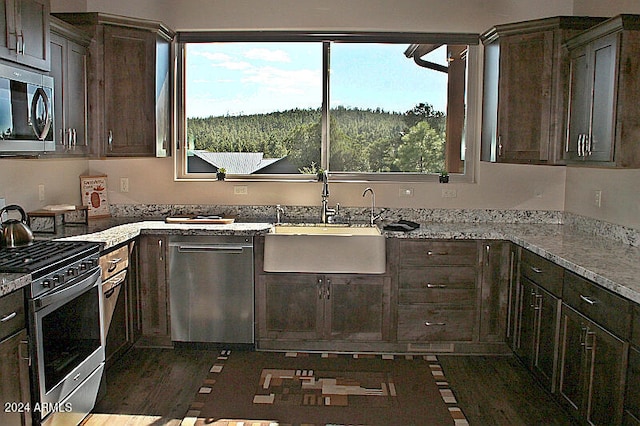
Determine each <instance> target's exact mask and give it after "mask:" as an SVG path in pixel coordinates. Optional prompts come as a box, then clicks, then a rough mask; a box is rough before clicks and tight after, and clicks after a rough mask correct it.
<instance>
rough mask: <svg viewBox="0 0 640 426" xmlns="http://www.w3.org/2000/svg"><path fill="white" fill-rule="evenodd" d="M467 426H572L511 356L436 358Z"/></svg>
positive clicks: (568, 418)
mask: <svg viewBox="0 0 640 426" xmlns="http://www.w3.org/2000/svg"><path fill="white" fill-rule="evenodd" d="M438 360H439V361H440V365H441V366H442V369H443V370H444V374H445V377H446V378H447V379H448V380H449V384H450V385H451V388H452V390H453V391H454V393H455V396H456V398H457V399H458V403H459V406H460V408H461V409H462V412H463V413H464V414H465V416H466V417H467V420H468V421H469V424H471V425H496V426H499V425H500V426H502V425H504V426H519V425H522V426H525V425H531V426H538V425H545V426H547V425H548V426H551V425H572V424H574V423H573V422H572V419H571V416H570V415H569V414H567V413H566V412H565V411H564V410H563V409H562V408H561V407H560V406H559V405H558V404H557V403H556V402H555V401H554V400H553V398H552V397H551V396H550V395H549V394H548V393H546V392H545V391H544V390H543V389H542V387H541V386H540V385H539V384H538V383H537V382H536V381H535V380H534V379H533V377H532V376H531V374H530V373H529V372H528V371H527V370H526V369H525V368H524V367H523V365H522V364H521V363H520V361H519V360H518V359H517V358H516V357H515V356H453V355H450V356H442V355H438Z"/></svg>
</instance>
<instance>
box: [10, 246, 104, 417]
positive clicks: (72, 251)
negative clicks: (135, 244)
mask: <svg viewBox="0 0 640 426" xmlns="http://www.w3.org/2000/svg"><path fill="white" fill-rule="evenodd" d="M99 255H100V246H99V244H96V243H89V242H75V241H74V242H67V241H35V242H34V243H33V244H32V245H29V246H25V247H19V248H14V249H8V248H2V249H0V272H28V273H30V274H31V277H32V284H31V286H30V288H29V289H28V290H27V295H28V296H27V301H26V303H27V309H28V328H29V347H30V356H31V371H30V375H31V395H32V401H31V403H30V411H31V412H32V413H33V421H34V423H35V424H43V425H76V424H78V423H80V422H81V421H82V419H83V418H84V417H85V416H86V415H87V414H88V413H89V412H90V411H91V410H92V409H93V406H94V405H95V402H96V399H97V395H98V388H99V386H100V380H101V378H102V373H103V370H104V360H105V351H104V342H105V336H104V332H103V327H102V318H103V315H102V312H103V306H102V298H101V297H100V292H101V282H102V281H101V270H100V266H99V263H98V259H99Z"/></svg>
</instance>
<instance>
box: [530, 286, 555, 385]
mask: <svg viewBox="0 0 640 426" xmlns="http://www.w3.org/2000/svg"><path fill="white" fill-rule="evenodd" d="M535 303H536V304H535V307H534V311H535V316H536V327H535V336H534V339H535V344H534V353H533V360H532V361H533V364H532V367H533V372H534V374H536V375H537V376H538V378H539V379H540V380H541V381H542V382H543V383H544V384H545V385H546V387H547V389H548V390H549V391H551V392H554V391H555V383H556V372H557V368H556V360H557V354H558V332H559V325H560V323H559V321H558V320H559V318H560V305H561V301H560V299H558V298H557V297H555V296H554V295H552V294H551V293H549V292H548V291H546V290H544V289H543V288H540V287H538V288H537V289H536V300H535Z"/></svg>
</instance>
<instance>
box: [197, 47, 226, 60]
mask: <svg viewBox="0 0 640 426" xmlns="http://www.w3.org/2000/svg"><path fill="white" fill-rule="evenodd" d="M189 53H190V54H192V55H195V56H202V57H203V58H206V59H209V60H210V61H216V62H224V61H230V60H231V56H229V55H227V54H226V53H220V52H205V51H202V50H195V49H192V50H190V51H189Z"/></svg>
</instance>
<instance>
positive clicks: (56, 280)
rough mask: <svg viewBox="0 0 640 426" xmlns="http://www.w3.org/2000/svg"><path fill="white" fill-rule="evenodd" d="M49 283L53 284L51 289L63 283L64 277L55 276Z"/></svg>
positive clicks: (60, 275)
mask: <svg viewBox="0 0 640 426" xmlns="http://www.w3.org/2000/svg"><path fill="white" fill-rule="evenodd" d="M51 281H52V282H53V287H55V286H58V285H60V284H62V283H64V275H62V274H56V275H54V276H53V277H51Z"/></svg>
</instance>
